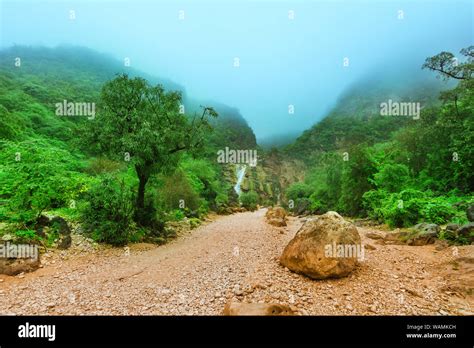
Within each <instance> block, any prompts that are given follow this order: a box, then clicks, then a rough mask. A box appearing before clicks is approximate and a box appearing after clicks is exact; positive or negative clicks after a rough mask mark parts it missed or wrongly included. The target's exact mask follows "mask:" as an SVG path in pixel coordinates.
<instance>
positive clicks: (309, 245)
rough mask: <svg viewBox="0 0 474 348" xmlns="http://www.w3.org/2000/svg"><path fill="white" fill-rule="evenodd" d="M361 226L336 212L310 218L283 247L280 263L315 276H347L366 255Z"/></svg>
mask: <svg viewBox="0 0 474 348" xmlns="http://www.w3.org/2000/svg"><path fill="white" fill-rule="evenodd" d="M363 252H364V249H363V246H362V244H361V240H360V236H359V233H358V231H357V228H356V227H355V226H354V225H353V224H352V223H350V222H348V221H346V220H344V218H342V216H340V215H339V214H338V213H336V212H328V213H326V214H324V215H321V216H319V217H317V218H316V219H312V220H308V221H307V222H306V223H305V224H304V225H303V226H302V227H301V228H300V230H299V231H298V232H297V234H296V235H295V237H294V238H293V239H292V240H291V241H290V243H289V244H288V245H287V246H286V248H285V250H283V254H282V255H281V257H280V263H281V264H282V265H283V266H285V267H287V268H288V269H290V270H292V271H294V272H297V273H301V274H304V275H306V276H308V277H310V278H313V279H325V278H340V277H344V276H347V275H348V274H349V273H350V272H351V271H352V270H353V269H354V268H355V267H356V265H357V261H358V258H363Z"/></svg>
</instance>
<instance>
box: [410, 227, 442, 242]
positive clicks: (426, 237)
mask: <svg viewBox="0 0 474 348" xmlns="http://www.w3.org/2000/svg"><path fill="white" fill-rule="evenodd" d="M413 230H414V231H415V234H414V235H412V236H410V238H408V239H407V241H406V242H407V244H408V245H416V246H420V245H427V244H434V242H435V241H436V240H437V239H438V235H439V232H440V231H441V228H440V227H439V226H438V225H436V224H427V223H422V224H418V225H415V226H414V227H413Z"/></svg>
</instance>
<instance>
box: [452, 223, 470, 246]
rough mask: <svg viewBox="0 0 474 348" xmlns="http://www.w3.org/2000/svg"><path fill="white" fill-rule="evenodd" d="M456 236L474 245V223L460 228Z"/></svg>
mask: <svg viewBox="0 0 474 348" xmlns="http://www.w3.org/2000/svg"><path fill="white" fill-rule="evenodd" d="M456 236H457V237H463V238H465V239H467V241H468V242H469V243H474V222H470V223H468V224H465V225H462V226H461V227H459V228H458V229H457V231H456Z"/></svg>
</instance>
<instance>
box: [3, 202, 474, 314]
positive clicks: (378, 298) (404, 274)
mask: <svg viewBox="0 0 474 348" xmlns="http://www.w3.org/2000/svg"><path fill="white" fill-rule="evenodd" d="M264 213H265V210H259V211H257V212H246V213H239V214H234V215H230V216H223V217H218V218H217V219H216V220H215V221H213V222H210V223H208V224H206V225H203V226H200V227H198V228H197V229H195V230H193V231H192V233H190V234H188V235H186V236H183V237H180V238H179V239H177V240H175V241H173V242H171V243H169V244H167V245H164V246H160V247H156V246H153V245H147V244H138V245H132V246H130V251H129V252H128V251H127V250H124V249H122V248H105V249H104V248H100V249H99V250H97V251H95V252H89V253H86V254H85V255H82V256H81V255H75V256H74V255H72V251H68V252H63V253H60V252H55V253H53V254H52V255H50V257H46V258H43V261H45V265H44V267H43V268H41V269H39V270H37V271H36V272H33V273H30V274H25V275H24V276H16V277H9V276H2V275H0V314H59V315H61V314H71V315H76V314H86V315H95V314H104V315H107V314H111V315H162V314H165V315H166V314H167V315H175V314H180V315H181V314H182V315H216V314H220V313H221V312H222V309H223V307H224V305H225V303H226V302H227V301H228V300H229V299H232V298H233V299H234V300H235V301H241V302H279V303H285V304H288V305H290V306H292V307H293V308H294V309H295V310H296V311H297V312H298V313H300V314H314V315H382V314H400V315H404V314H421V315H428V314H434V315H436V314H440V315H447V314H455V315H466V314H473V313H474V305H473V294H472V288H473V284H472V283H473V279H474V267H473V266H474V264H473V259H474V258H473V250H474V249H473V248H474V246H465V247H457V249H453V248H452V247H451V248H446V249H444V250H440V251H438V250H436V249H435V247H434V246H433V245H429V246H417V247H415V246H405V245H380V244H377V243H376V241H375V240H372V239H368V238H367V237H366V236H365V234H366V233H367V232H369V231H371V230H369V229H366V228H359V233H360V234H361V236H362V240H363V242H364V243H367V244H370V245H371V246H373V247H375V249H374V250H366V253H365V260H364V261H363V262H361V263H360V265H359V266H358V268H357V269H356V271H355V272H354V273H353V274H352V275H351V276H349V277H347V278H343V279H333V280H324V281H314V280H310V279H308V278H305V277H304V276H301V275H297V274H294V273H292V272H290V271H288V270H287V269H285V268H283V267H282V266H280V265H279V263H278V257H279V256H280V254H281V251H282V250H283V248H284V247H285V246H286V244H287V243H288V241H289V240H290V239H291V238H292V237H293V236H294V234H295V233H296V231H297V230H298V228H299V227H300V226H301V224H302V221H301V220H300V219H298V218H290V221H289V224H288V227H285V228H277V227H272V226H270V225H268V224H267V223H266V222H265V219H264ZM469 288H471V290H469ZM469 291H470V294H469Z"/></svg>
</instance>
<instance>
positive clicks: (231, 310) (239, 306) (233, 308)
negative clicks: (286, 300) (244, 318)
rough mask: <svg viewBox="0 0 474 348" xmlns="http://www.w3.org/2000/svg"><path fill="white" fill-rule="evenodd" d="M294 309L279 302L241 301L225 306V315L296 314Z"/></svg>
mask: <svg viewBox="0 0 474 348" xmlns="http://www.w3.org/2000/svg"><path fill="white" fill-rule="evenodd" d="M294 313H295V312H294V311H293V310H292V309H291V308H290V307H289V306H287V305H282V304H279V303H239V302H228V303H227V304H226V305H225V307H224V311H223V314H224V315H264V316H274V315H294Z"/></svg>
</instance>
